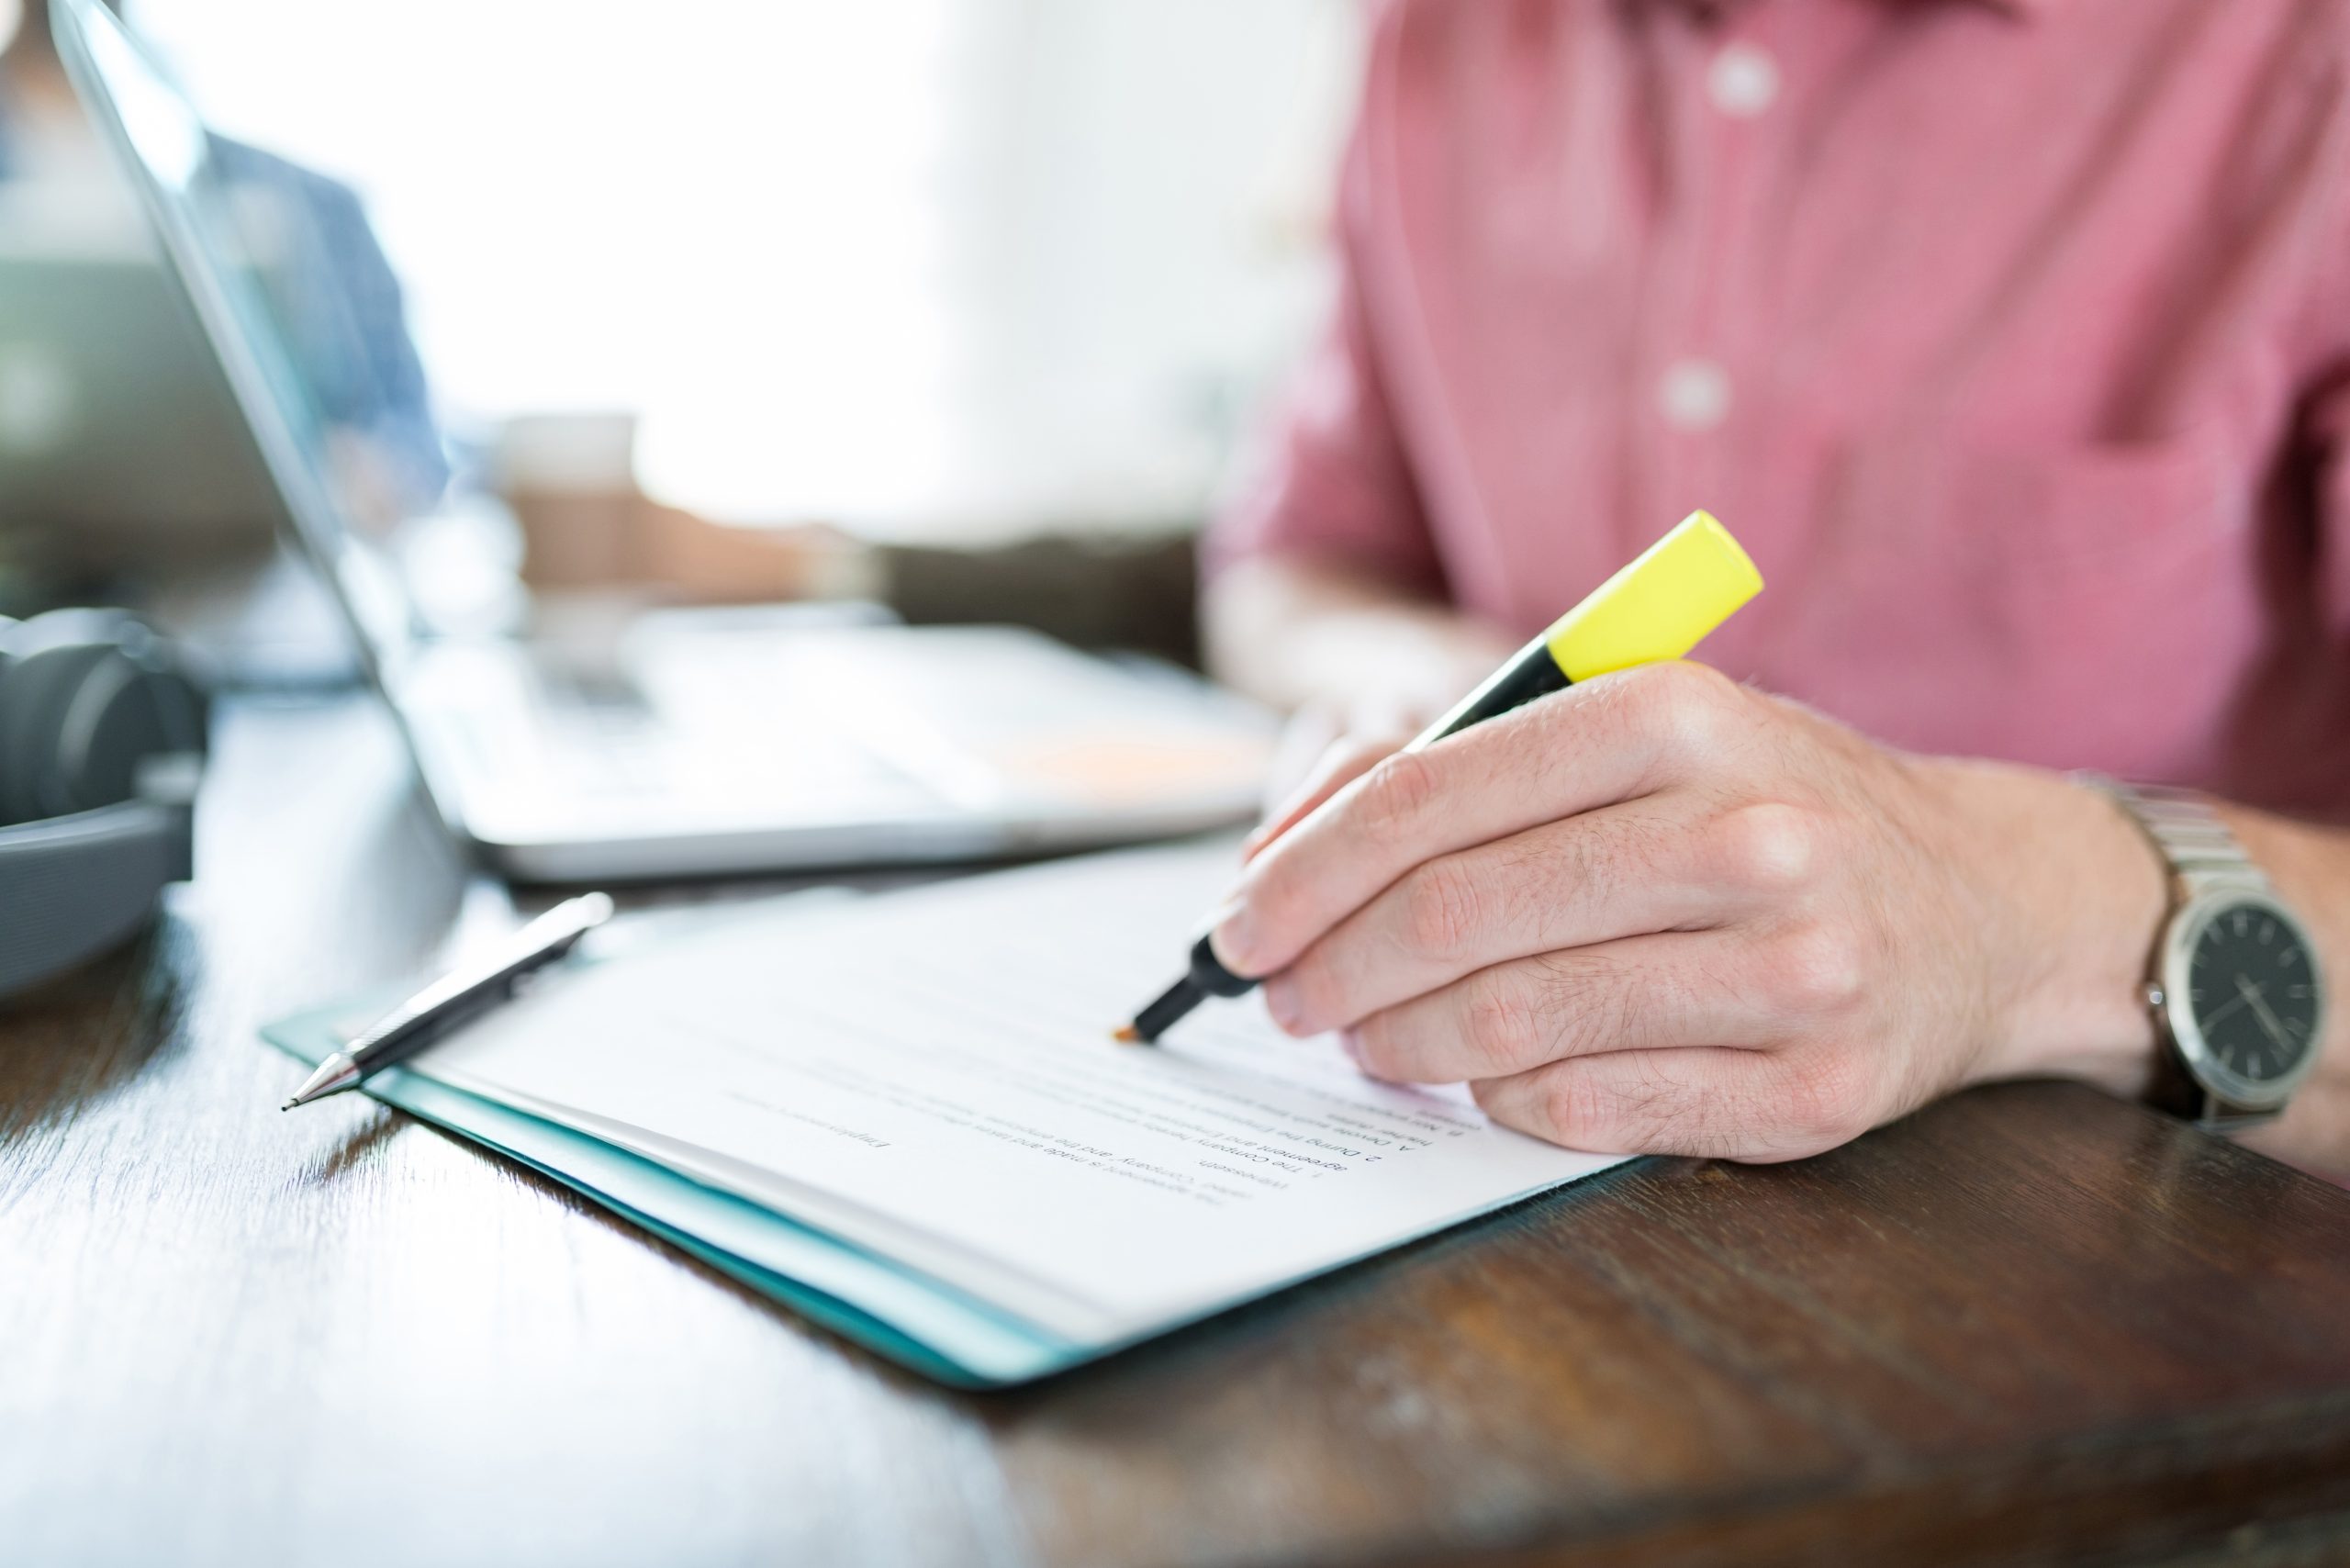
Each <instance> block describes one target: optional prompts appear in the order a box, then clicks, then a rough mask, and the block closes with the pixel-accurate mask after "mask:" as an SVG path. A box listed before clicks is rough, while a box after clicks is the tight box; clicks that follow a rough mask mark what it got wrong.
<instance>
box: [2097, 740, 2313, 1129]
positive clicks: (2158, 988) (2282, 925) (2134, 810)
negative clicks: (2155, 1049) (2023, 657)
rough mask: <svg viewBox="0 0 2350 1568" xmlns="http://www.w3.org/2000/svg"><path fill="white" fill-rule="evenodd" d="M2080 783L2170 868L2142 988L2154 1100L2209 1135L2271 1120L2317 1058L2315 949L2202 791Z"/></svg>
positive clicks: (2100, 780)
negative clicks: (2167, 900)
mask: <svg viewBox="0 0 2350 1568" xmlns="http://www.w3.org/2000/svg"><path fill="white" fill-rule="evenodd" d="M2085 781H2086V782H2087V783H2089V784H2091V785H2093V786H2095V787H2096V788H2098V789H2100V790H2104V791H2105V792H2106V793H2107V794H2108V795H2110V796H2111V797H2112V798H2113V799H2114V800H2115V801H2117V802H2118V803H2119V804H2120V805H2121V808H2122V810H2124V811H2126V812H2129V813H2130V815H2131V816H2132V818H2133V819H2134V820H2135V821H2136V822H2137V823H2138V825H2139V826H2140V827H2141V828H2143V829H2144V830H2145V834H2146V836H2147V837H2148V838H2149V839H2152V840H2153V841H2154V848H2155V849H2156V850H2157V851H2158V852H2160V854H2161V855H2162V857H2163V858H2164V860H2165V861H2166V862H2168V864H2169V866H2170V871H2171V910H2170V916H2169V918H2168V919H2167V920H2166V921H2165V923H2164V924H2163V933H2162V937H2161V939H2160V940H2159V941H2158V942H2156V943H2155V945H2154V961H2153V964H2152V966H2151V968H2150V972H2149V974H2148V977H2147V983H2146V1002H2147V1005H2148V1006H2150V1007H2152V1008H2153V1009H2154V1032H2155V1034H2156V1036H2158V1037H2159V1038H2160V1040H2161V1042H2162V1045H2163V1051H2162V1058H2161V1063H2160V1066H2159V1067H2158V1069H2157V1071H2156V1074H2155V1087H2154V1103H2156V1104H2157V1105H2159V1106H2161V1107H2162V1108H2163V1109H2165V1110H2167V1111H2171V1112H2174V1113H2176V1114H2179V1115H2183V1116H2187V1117H2189V1118H2191V1119H2192V1120H2193V1121H2194V1122H2195V1124H2196V1125H2197V1126H2200V1127H2205V1128H2208V1129H2210V1130H2212V1131H2215V1132H2239V1131H2242V1130H2243V1129H2244V1128H2246V1127H2250V1126H2258V1125H2259V1124H2261V1123H2263V1122H2266V1121H2270V1120H2273V1119H2274V1118H2275V1117H2276V1116H2277V1115H2278V1114H2280V1113H2281V1112H2282V1111H2283V1110H2284V1108H2285V1102H2286V1101H2287V1100H2288V1099H2290V1098H2291V1097H2292V1093H2293V1091H2294V1089H2295V1088H2296V1087H2298V1086H2299V1085H2300V1081H2301V1080H2302V1079H2304V1078H2306V1077H2308V1076H2309V1072H2310V1069H2311V1067H2313V1066H2315V1065H2316V1062H2317V1054H2318V1041H2319V1039H2320V1038H2321V1036H2322V1032H2323V1025H2324V1023H2325V983H2324V978H2323V977H2322V975H2321V974H2320V973H2319V972H2318V956H2317V945H2316V944H2315V943H2314V942H2312V941H2311V940H2310V935H2309V933H2308V931H2307V930H2306V929H2305V928H2304V927H2303V926H2302V924H2301V923H2300V920H2299V919H2298V918H2296V917H2295V915H2294V913H2293V912H2292V911H2291V910H2290V909H2288V908H2287V907H2286V905H2285V902H2284V901H2283V900H2281V899H2279V898H2278V897H2277V891H2276V890H2275V889H2274V888H2273V887H2271V886H2270V885H2269V881H2268V879H2267V878H2266V877H2265V876H2263V875H2262V874H2261V871H2260V868H2259V867H2257V866H2255V865H2254V864H2253V861H2252V857H2250V856H2249V855H2246V854H2245V853H2244V846H2242V845H2240V844H2238V843H2237V842H2236V836H2235V834H2233V833H2231V832H2229V831H2228V825H2227V823H2223V822H2221V820H2220V816H2219V813H2218V812H2214V811H2213V810H2212V809H2211V807H2210V803H2209V802H2207V801H2204V800H2203V799H2202V798H2200V797H2199V796H2197V795H2193V794H2190V793H2188V792H2187V791H2185V790H2165V789H2158V788H2155V787H2153V786H2148V785H2129V784H2122V783H2120V782H2117V781H2116V780H2113V779H2110V778H2096V777H2088V778H2086V780H2085Z"/></svg>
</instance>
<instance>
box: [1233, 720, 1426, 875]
mask: <svg viewBox="0 0 2350 1568" xmlns="http://www.w3.org/2000/svg"><path fill="white" fill-rule="evenodd" d="M1409 739H1411V737H1410V736H1409V735H1403V734H1396V735H1384V734H1382V735H1343V736H1340V737H1339V738H1338V739H1337V741H1334V742H1333V743H1331V744H1330V745H1328V746H1326V748H1324V750H1323V752H1322V755H1321V756H1320V758H1319V759H1318V760H1316V761H1315V764H1314V766H1313V767H1312V768H1311V769H1309V770H1308V771H1307V773H1306V775H1305V782H1304V783H1303V784H1301V785H1299V786H1298V787H1297V789H1296V790H1292V792H1291V793H1290V795H1289V797H1288V799H1286V800H1285V801H1282V802H1281V804H1280V805H1279V806H1277V807H1275V808H1274V809H1273V810H1272V811H1270V812H1267V813H1266V816H1265V820H1264V821H1263V822H1262V823H1259V824H1258V827H1257V830H1256V831H1255V832H1254V833H1251V834H1249V835H1248V838H1247V839H1246V840H1244V841H1243V842H1242V844H1241V846H1240V858H1241V860H1242V862H1243V863H1244V864H1245V863H1247V862H1248V861H1250V860H1253V859H1255V858H1256V857H1257V856H1258V855H1259V854H1260V853H1261V852H1262V851H1263V850H1264V848H1265V847H1266V846H1268V845H1270V844H1271V843H1272V842H1273V840H1275V839H1277V838H1279V837H1280V836H1281V834H1285V833H1287V832H1288V831H1289V830H1290V829H1291V828H1292V827H1295V826H1296V825H1297V824H1298V823H1299V822H1300V821H1302V820H1303V819H1304V817H1305V816H1306V815H1307V813H1309V812H1312V811H1313V810H1314V809H1315V807H1316V806H1319V805H1320V804H1321V803H1322V802H1323V801H1326V800H1328V799H1329V798H1330V797H1331V796H1333V795H1335V794H1337V792H1338V791H1339V790H1343V789H1345V788H1346V787H1347V786H1348V785H1349V784H1351V783H1353V782H1354V781H1355V780H1356V779H1358V778H1361V777H1362V776H1363V775H1364V774H1366V773H1368V772H1370V771H1371V768H1372V767H1374V766H1376V765H1377V764H1378V763H1379V762H1380V760H1381V759H1382V758H1383V757H1386V756H1389V755H1391V754H1392V753H1393V752H1394V751H1395V749H1396V748H1397V747H1399V746H1401V745H1403V744H1404V742H1405V741H1407V740H1409Z"/></svg>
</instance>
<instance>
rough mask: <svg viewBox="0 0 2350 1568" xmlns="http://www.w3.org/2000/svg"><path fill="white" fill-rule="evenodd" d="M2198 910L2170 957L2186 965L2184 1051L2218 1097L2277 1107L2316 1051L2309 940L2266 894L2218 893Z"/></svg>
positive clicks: (2315, 989)
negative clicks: (2182, 942) (2179, 947)
mask: <svg viewBox="0 0 2350 1568" xmlns="http://www.w3.org/2000/svg"><path fill="white" fill-rule="evenodd" d="M2194 914H2195V918H2193V919H2191V920H2190V921H2189V922H2188V924H2187V928H2186V930H2185V931H2184V932H2183V933H2182V935H2183V936H2184V937H2185V946H2184V951H2183V952H2177V953H2175V955H2174V961H2175V962H2176V961H2177V960H2178V959H2183V960H2184V968H2185V971H2186V972H2185V975H2184V977H2183V979H2184V985H2183V987H2181V986H2180V985H2179V984H2178V982H2177V980H2174V982H2173V991H2172V996H2173V998H2174V1003H2173V1010H2172V1024H2173V1032H2174V1034H2175V1035H2177V1037H2178V1041H2179V1048H2180V1051H2181V1053H2182V1054H2183V1055H2184V1056H2186V1058H2188V1066H2189V1067H2190V1068H2192V1069H2193V1070H2195V1072H2196V1075H2197V1076H2198V1077H2199V1078H2201V1079H2202V1080H2203V1081H2204V1083H2205V1086H2206V1087H2208V1088H2210V1089H2212V1090H2213V1091H2215V1092H2218V1093H2219V1094H2220V1095H2221V1098H2223V1099H2226V1100H2229V1101H2231V1102H2234V1103H2250V1104H2255V1105H2260V1104H2269V1103H2276V1102H2277V1101H2278V1100H2281V1099H2282V1098H2283V1097H2284V1094H2285V1092H2287V1091H2288V1090H2290V1089H2291V1087H2292V1086H2293V1084H2294V1083H2295V1082H2297V1081H2299V1080H2300V1077H2301V1075H2302V1073H2303V1072H2304V1071H2306V1070H2307V1069H2308V1068H2309V1066H2310V1064H2311V1060H2312V1059H2313V1058H2314V1056H2315V1053H2316V1048H2317V1038H2318V1029H2319V1023H2320V1018H2321V1011H2320V1010H2321V1006H2322V991H2321V987H2320V982H2319V980H2318V974H2317V965H2316V960H2315V957H2314V955H2313V954H2312V952H2311V948H2310V944H2309V939H2308V937H2307V936H2306V935H2303V934H2302V931H2301V928H2300V924H2298V923H2296V922H2295V921H2294V919H2293V917H2292V916H2291V915H2290V914H2289V913H2286V911H2285V909H2284V908H2283V906H2281V905H2279V904H2277V903H2276V902H2273V901H2271V900H2267V899H2263V898H2254V897H2244V896H2233V897H2223V898H2221V899H2217V900H2214V901H2213V902H2211V903H2210V904H2209V905H2207V906H2205V907H2204V908H2202V909H2200V910H2198V911H2195V912H2194ZM2182 992H2183V993H2182Z"/></svg>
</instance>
